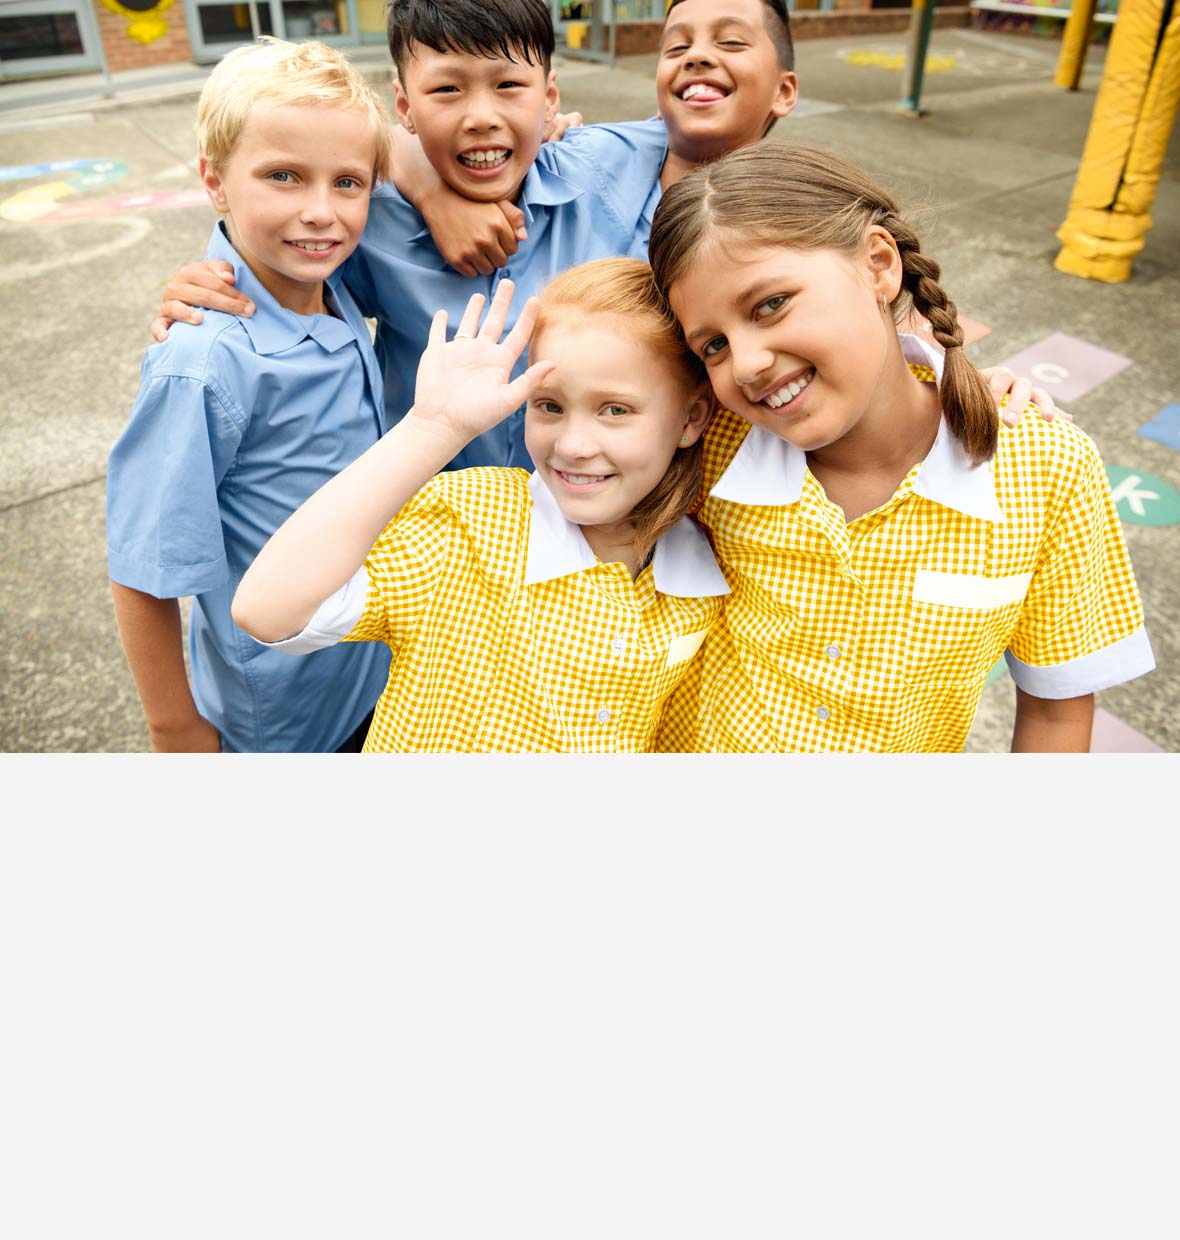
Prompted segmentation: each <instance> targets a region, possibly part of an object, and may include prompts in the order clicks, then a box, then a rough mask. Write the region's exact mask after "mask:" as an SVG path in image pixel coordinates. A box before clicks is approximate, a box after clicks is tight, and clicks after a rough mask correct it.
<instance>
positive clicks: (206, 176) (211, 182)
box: [197, 155, 229, 215]
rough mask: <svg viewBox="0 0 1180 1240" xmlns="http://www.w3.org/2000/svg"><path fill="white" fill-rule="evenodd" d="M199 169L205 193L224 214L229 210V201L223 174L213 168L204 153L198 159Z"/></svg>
mask: <svg viewBox="0 0 1180 1240" xmlns="http://www.w3.org/2000/svg"><path fill="white" fill-rule="evenodd" d="M197 171H198V173H199V174H200V177H201V184H202V185H203V186H204V187H205V193H206V194H208V195H209V201H210V202H211V203H212V204H213V206H214V207H215V208H216V210H218V211H219V212H220V213H221V214H222V215H225V214H226V213H227V212H228V211H229V201H228V199H227V198H226V196H225V182H224V181H222V179H221V174H220V173H218V172H215V171H214V170H213V166H212V165H211V164H210V163H209V161H208V160H207V159H206V158H205V156H204V155H202V156H201V157H200V159H199V160H198V161H197Z"/></svg>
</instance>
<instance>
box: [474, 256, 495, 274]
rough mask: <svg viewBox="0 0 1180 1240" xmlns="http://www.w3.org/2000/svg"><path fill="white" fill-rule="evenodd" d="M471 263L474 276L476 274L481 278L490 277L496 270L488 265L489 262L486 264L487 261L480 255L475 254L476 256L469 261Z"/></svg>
mask: <svg viewBox="0 0 1180 1240" xmlns="http://www.w3.org/2000/svg"><path fill="white" fill-rule="evenodd" d="M471 262H472V266H474V268H475V270H476V274H477V275H481V276H490V275H492V274H493V273H494V272H495V270H496V269H495V267H493V266H492V264H491V263H489V262H488V260H487V259H486V258H484V256H483V255H482V254H477V255H476V256H475V257H474V258H473V259H472V260H471Z"/></svg>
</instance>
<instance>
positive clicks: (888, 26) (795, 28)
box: [603, 0, 972, 56]
mask: <svg viewBox="0 0 1180 1240" xmlns="http://www.w3.org/2000/svg"><path fill="white" fill-rule="evenodd" d="M862 4H863V0H836V8H835V11H834V12H828V13H821V12H819V11H818V10H812V9H799V8H796V9H795V10H794V11H793V12H792V13H791V34H792V36H793V37H794V38H795V39H826V38H829V37H831V36H833V35H849V34H886V33H889V32H892V31H898V30H908V29H909V28H910V10H909V9H871V10H870V9H865V8H863V7H861V6H862ZM971 24H972V22H971V9H970V8H968V7H967V6H965V5H964V6H963V7H962V8H959V7H954V8H936V9H935V10H934V26H935V29H937V30H945V29H948V28H953V27H959V26H970V25H971ZM662 30H663V23H662V22H622V23H620V24H619V25H618V26H616V27H615V50H616V52H617V53H618V54H619V55H620V56H639V55H643V54H644V53H646V52H654V51H658V50H659V46H660V32H661V31H662ZM606 46H607V44H606V41H605V39H604V41H603V48H604V49H605V48H606Z"/></svg>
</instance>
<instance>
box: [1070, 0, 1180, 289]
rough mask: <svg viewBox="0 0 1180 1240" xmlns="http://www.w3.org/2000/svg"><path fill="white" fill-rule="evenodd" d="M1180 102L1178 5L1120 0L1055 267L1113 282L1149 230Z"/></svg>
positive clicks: (1125, 275)
mask: <svg viewBox="0 0 1180 1240" xmlns="http://www.w3.org/2000/svg"><path fill="white" fill-rule="evenodd" d="M1178 104H1180V5H1176V4H1174V3H1173V0H1122V4H1121V5H1120V8H1119V16H1118V21H1117V22H1115V26H1114V32H1113V34H1112V35H1111V40H1110V48H1109V50H1108V52H1107V56H1106V68H1105V70H1104V72H1103V75H1102V84H1101V86H1100V87H1099V88H1098V98H1097V100H1096V101H1095V104H1094V115H1093V117H1092V118H1091V121H1090V132H1089V135H1088V136H1087V138H1086V146H1085V150H1084V151H1083V153H1082V162H1081V166H1080V167H1079V168H1078V175H1077V180H1076V181H1075V182H1074V189H1073V195H1072V196H1071V198H1070V203H1069V211H1068V213H1067V215H1066V217H1065V222H1064V223H1063V224H1062V225H1061V227H1060V228H1059V229H1058V230H1057V236H1058V238H1059V239H1060V240H1061V242H1062V248H1061V252H1060V253H1059V254H1058V255H1057V259H1056V262H1055V263H1054V264H1053V265H1054V266H1055V267H1056V268H1057V269H1058V271H1066V272H1069V273H1070V274H1071V275H1076V276H1085V277H1087V278H1088V279H1091V280H1104V281H1106V282H1108V283H1112V284H1113V283H1118V282H1120V281H1122V280H1127V279H1129V278H1130V276H1131V269H1132V264H1133V261H1134V258H1135V255H1136V254H1138V253H1139V251H1140V250H1142V249H1143V243H1144V238H1145V237H1146V235H1147V230H1148V229H1149V228H1150V227H1151V215H1150V210H1151V206H1152V203H1153V202H1154V201H1155V193H1156V189H1157V187H1158V185H1159V176H1160V167H1161V165H1162V164H1163V160H1164V153H1165V151H1166V150H1167V144H1168V136H1169V134H1170V133H1171V130H1172V125H1173V123H1174V121H1175V117H1176V109H1177V106H1178Z"/></svg>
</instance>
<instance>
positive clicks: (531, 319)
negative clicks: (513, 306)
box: [504, 297, 541, 363]
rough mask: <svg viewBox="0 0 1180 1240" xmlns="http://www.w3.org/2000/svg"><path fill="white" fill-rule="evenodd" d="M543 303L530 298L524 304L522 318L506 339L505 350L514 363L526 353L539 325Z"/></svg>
mask: <svg viewBox="0 0 1180 1240" xmlns="http://www.w3.org/2000/svg"><path fill="white" fill-rule="evenodd" d="M540 310H541V303H540V301H538V300H537V298H536V297H530V298H529V299H528V301H526V302H525V303H524V308H523V309H522V310H521V312H520V316H519V317H518V318H517V320H516V322H515V323H514V324H513V326H512V330H511V331H510V332H509V333H508V335H507V336H505V338H504V348H505V349H507V350H509V352H510V354H511V356H512V361H513V363H515V362H516V359H517V358H518V357H519V356H520V355H521V354H522V353H523V352H524V347H525V345H527V344H528V342H529V340H530V338H531V337H532V334H533V328H535V327H536V325H537V315H538V314H539V313H540Z"/></svg>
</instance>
